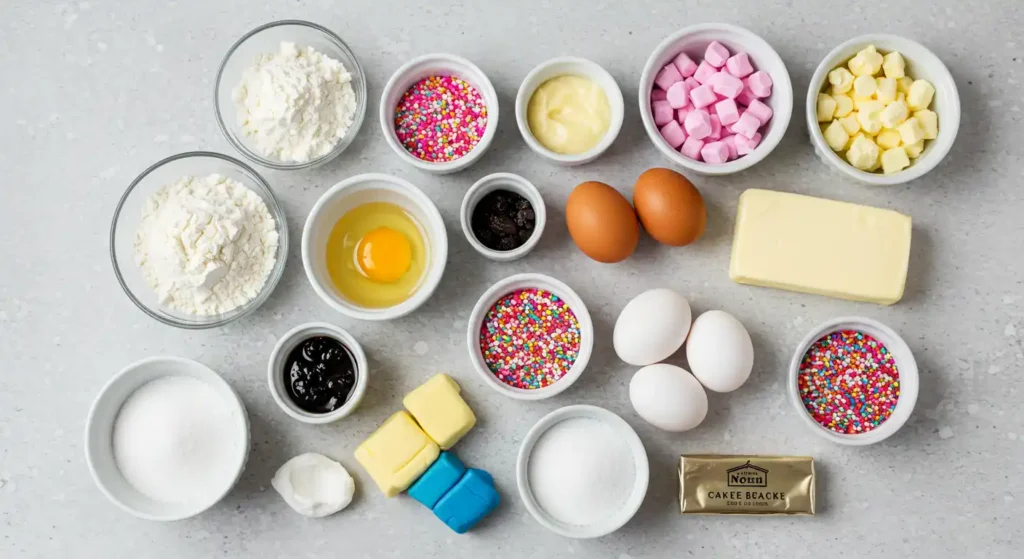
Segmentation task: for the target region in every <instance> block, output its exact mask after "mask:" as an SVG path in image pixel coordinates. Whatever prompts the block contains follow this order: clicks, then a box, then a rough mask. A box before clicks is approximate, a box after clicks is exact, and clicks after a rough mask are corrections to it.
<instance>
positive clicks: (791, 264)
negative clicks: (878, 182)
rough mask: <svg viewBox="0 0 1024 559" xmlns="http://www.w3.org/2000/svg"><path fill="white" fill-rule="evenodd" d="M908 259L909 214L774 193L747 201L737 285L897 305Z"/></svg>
mask: <svg viewBox="0 0 1024 559" xmlns="http://www.w3.org/2000/svg"><path fill="white" fill-rule="evenodd" d="M909 260H910V217H909V216H905V215H903V214H900V213H897V212H894V211H892V210H884V209H880V208H871V207H867V206H858V205H856V204H849V203H846V202H837V201H834V200H825V199H823V198H813V197H810V196H801V195H799V194H789V193H785V192H773V191H770V190H759V189H751V190H747V191H746V192H744V193H743V194H742V195H740V203H739V208H738V209H737V212H736V231H735V235H734V238H733V242H732V260H731V262H730V264H729V277H731V278H732V280H733V281H735V282H738V283H744V284H749V285H758V286H762V287H775V288H777V289H788V290H790V291H799V292H801V293H813V294H817V295H826V296H829V297H838V298H840V299H849V300H852V301H866V302H869V303H879V304H882V305H891V304H893V303H895V302H897V301H899V300H900V298H901V297H903V288H904V285H905V284H906V280H907V264H908V262H909Z"/></svg>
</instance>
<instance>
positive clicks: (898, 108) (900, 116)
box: [879, 101, 909, 128]
mask: <svg viewBox="0 0 1024 559" xmlns="http://www.w3.org/2000/svg"><path fill="white" fill-rule="evenodd" d="M907 116H909V111H908V110H907V104H906V103H904V102H903V101H893V102H892V103H889V105H887V106H886V107H885V108H884V109H882V112H881V114H880V115H879V118H880V119H881V120H882V126H884V127H886V128H896V127H897V126H899V125H901V124H903V121H905V120H907Z"/></svg>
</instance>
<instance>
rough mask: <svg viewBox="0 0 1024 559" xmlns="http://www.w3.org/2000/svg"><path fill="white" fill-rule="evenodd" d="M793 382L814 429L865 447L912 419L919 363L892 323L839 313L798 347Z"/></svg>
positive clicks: (795, 399)
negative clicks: (892, 326) (845, 315)
mask: <svg viewBox="0 0 1024 559" xmlns="http://www.w3.org/2000/svg"><path fill="white" fill-rule="evenodd" d="M788 386H789V388H788V390H789V393H790V396H791V398H790V399H791V401H792V403H793V407H794V408H796V411H797V415H798V417H799V418H800V421H801V422H802V423H803V424H805V425H807V426H808V427H809V428H810V429H811V430H812V431H814V433H816V434H817V435H819V436H821V437H824V438H826V439H828V440H830V441H832V442H835V443H839V444H844V445H850V446H864V445H869V444H874V443H877V442H881V441H883V440H885V439H887V438H889V437H891V436H892V435H893V434H895V433H896V431H899V430H900V428H901V427H903V424H905V423H906V422H907V419H909V418H910V414H911V413H912V412H913V411H914V405H915V404H916V403H917V393H918V388H919V379H918V372H917V362H916V361H915V360H914V354H913V353H911V351H910V348H909V347H908V346H907V344H906V342H904V341H903V338H901V337H900V335H899V334H897V333H896V332H895V331H894V330H893V329H892V328H889V327H888V326H886V325H884V324H882V323H880V322H878V321H876V320H872V319H870V318H863V317H841V318H835V319H832V320H829V321H828V322H825V323H824V324H821V325H820V326H818V327H816V328H814V329H813V330H812V331H811V332H810V333H808V334H807V336H805V337H804V339H803V340H802V341H801V342H800V344H799V345H798V346H797V348H796V351H795V352H794V353H793V359H792V360H791V361H790V365H789V382H788Z"/></svg>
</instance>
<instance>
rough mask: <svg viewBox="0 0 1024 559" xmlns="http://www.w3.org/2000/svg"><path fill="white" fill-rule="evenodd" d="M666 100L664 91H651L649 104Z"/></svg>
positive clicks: (659, 89)
mask: <svg viewBox="0 0 1024 559" xmlns="http://www.w3.org/2000/svg"><path fill="white" fill-rule="evenodd" d="M666 98H667V97H666V93H665V90H664V89H662V88H660V87H656V88H654V89H653V90H651V102H654V101H664V100H665V99H666Z"/></svg>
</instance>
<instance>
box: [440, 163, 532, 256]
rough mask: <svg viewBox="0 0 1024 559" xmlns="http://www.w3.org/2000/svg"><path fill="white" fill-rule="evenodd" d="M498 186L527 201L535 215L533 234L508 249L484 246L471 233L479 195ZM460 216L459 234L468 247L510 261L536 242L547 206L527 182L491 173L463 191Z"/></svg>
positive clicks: (515, 175)
mask: <svg viewBox="0 0 1024 559" xmlns="http://www.w3.org/2000/svg"><path fill="white" fill-rule="evenodd" d="M500 189H504V190H511V191H513V192H515V193H517V194H519V195H521V196H522V197H524V198H526V199H527V200H529V202H530V204H531V205H532V206H533V213H534V216H535V217H534V227H533V233H532V234H531V235H530V238H529V239H527V240H526V242H525V243H523V244H522V245H521V246H519V247H517V248H514V249H512V250H495V249H492V248H488V247H486V246H484V245H483V243H481V242H480V240H479V239H477V238H476V235H475V234H474V233H473V226H472V222H473V210H475V209H476V206H477V204H479V203H480V199H481V198H483V197H484V196H485V195H487V194H489V193H491V192H493V191H495V190H500ZM460 219H461V221H462V233H463V234H464V235H465V236H466V240H467V241H469V244H470V246H472V247H473V248H474V249H476V251H477V252H479V253H480V254H482V255H484V256H486V257H487V258H489V259H491V260H494V261H496V262H510V261H512V260H518V259H520V258H522V257H524V256H526V255H527V254H529V253H530V251H532V250H533V249H534V247H536V246H537V243H539V242H540V237H541V235H542V234H543V233H544V225H545V224H546V223H547V209H546V208H545V205H544V198H542V197H541V195H540V191H539V190H537V187H536V186H534V185H533V183H531V182H530V181H528V180H526V179H525V178H523V177H521V176H519V175H517V174H514V173H491V174H490V175H487V176H486V177H484V178H482V179H480V180H478V181H476V182H475V183H474V184H473V186H471V187H469V190H467V191H466V195H465V196H464V197H463V198H462V208H461V210H460Z"/></svg>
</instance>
